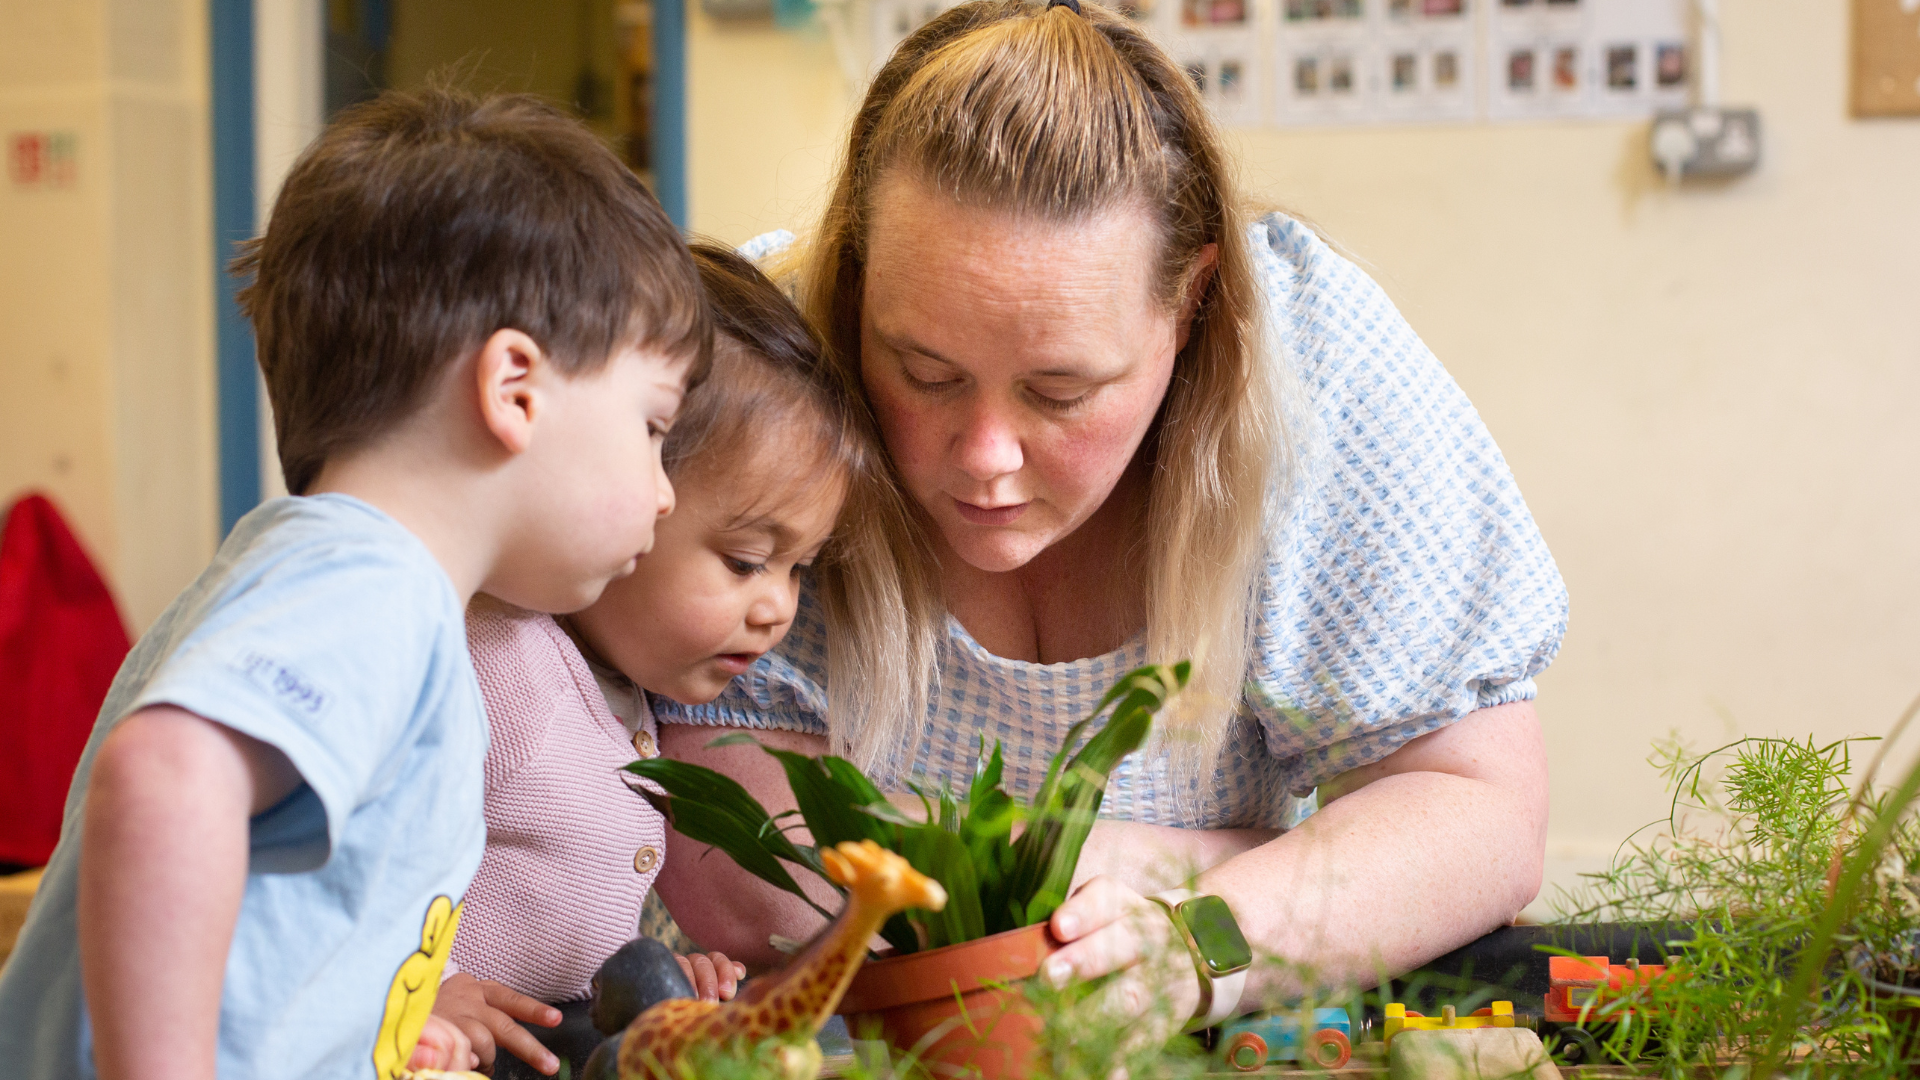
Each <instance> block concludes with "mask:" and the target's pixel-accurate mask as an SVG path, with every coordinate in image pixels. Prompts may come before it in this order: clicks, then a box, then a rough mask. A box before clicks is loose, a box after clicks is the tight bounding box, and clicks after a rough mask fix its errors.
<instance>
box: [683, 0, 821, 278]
mask: <svg viewBox="0 0 1920 1080" xmlns="http://www.w3.org/2000/svg"><path fill="white" fill-rule="evenodd" d="M856 104H857V100H856V97H855V91H854V90H853V89H852V88H850V87H849V85H848V83H847V80H846V79H845V78H843V77H842V76H841V74H840V68H839V67H838V66H837V65H836V64H835V62H834V53H833V48H832V46H831V44H830V43H829V42H828V40H827V38H826V35H825V34H824V33H822V32H821V31H820V30H819V29H818V28H813V29H810V30H807V31H804V32H799V33H795V32H790V31H784V30H776V29H774V28H773V26H772V25H771V23H768V22H745V23H742V22H718V21H716V20H713V19H709V18H708V17H707V16H706V14H705V13H704V12H702V11H701V10H700V8H699V4H698V3H697V2H695V0H688V3H687V133H688V134H687V144H688V145H687V174H688V199H687V201H688V207H687V210H688V217H689V219H690V220H689V222H688V224H689V225H690V226H691V228H692V229H693V231H694V232H697V233H704V234H706V235H709V236H713V237H715V238H718V239H721V240H727V241H731V242H734V243H739V242H740V241H742V240H745V239H747V238H749V237H751V236H753V235H755V234H756V233H761V232H765V231H767V230H768V229H776V228H790V229H794V230H796V231H798V230H800V229H802V228H803V227H804V225H805V223H806V222H808V221H810V220H811V219H812V218H814V217H816V216H817V215H818V214H819V212H820V209H821V207H822V206H823V205H824V203H823V199H824V197H825V193H826V187H827V184H828V183H830V182H831V181H832V178H833V167H834V164H835V162H836V161H838V159H839V155H840V149H841V141H842V140H843V139H845V138H846V127H847V121H848V118H849V117H850V116H851V114H852V111H853V109H854V107H855V105H856Z"/></svg>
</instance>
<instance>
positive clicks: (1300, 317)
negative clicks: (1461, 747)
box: [1249, 215, 1567, 791]
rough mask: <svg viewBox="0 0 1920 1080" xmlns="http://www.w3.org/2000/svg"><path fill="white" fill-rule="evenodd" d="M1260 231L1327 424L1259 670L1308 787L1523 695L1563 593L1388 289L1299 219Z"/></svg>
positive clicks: (1459, 399) (1486, 440)
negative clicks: (1470, 713)
mask: <svg viewBox="0 0 1920 1080" xmlns="http://www.w3.org/2000/svg"><path fill="white" fill-rule="evenodd" d="M1253 240H1254V243H1253V249H1254V257H1255V263H1256V267H1257V269H1258V271H1259V273H1260V274H1261V276H1262V277H1263V278H1264V280H1265V282H1266V285H1267V292H1268V299H1269V303H1270V308H1269V312H1270V318H1271V320H1272V324H1273V325H1272V330H1273V333H1274V335H1275V337H1276V338H1277V342H1278V345H1279V347H1280V351H1281V354H1282V355H1283V356H1285V357H1286V358H1287V359H1288V361H1289V362H1291V363H1292V364H1293V365H1294V370H1295V372H1296V373H1297V374H1298V377H1299V380H1300V383H1301V384H1302V386H1303V387H1304V392H1305V395H1306V398H1307V399H1308V401H1309V403H1310V406H1309V409H1308V410H1307V411H1308V413H1309V414H1310V415H1309V416H1308V424H1309V426H1311V427H1314V428H1315V429H1316V430H1313V431H1311V432H1309V433H1308V434H1307V436H1306V437H1307V444H1308V445H1309V446H1310V447H1312V451H1311V452H1310V453H1309V454H1308V455H1307V458H1308V464H1307V465H1306V466H1305V471H1304V473H1303V477H1302V480H1301V483H1300V485H1299V497H1298V498H1297V499H1296V500H1295V501H1294V503H1293V505H1292V506H1291V507H1290V509H1289V512H1288V514H1287V515H1286V516H1285V518H1284V524H1283V526H1282V527H1281V528H1280V529H1278V530H1276V534H1275V537H1276V538H1275V540H1274V542H1273V544H1274V546H1273V549H1272V553H1271V558H1270V561H1269V564H1268V567H1267V572H1266V574H1265V576H1264V579H1263V581H1262V583H1261V591H1260V610H1259V613H1258V623H1257V630H1256V634H1255V647H1254V656H1253V664H1252V668H1251V670H1250V672H1249V674H1250V676H1251V680H1250V681H1251V684H1252V685H1251V687H1250V700H1249V704H1250V705H1251V706H1252V707H1253V711H1254V713H1255V714H1256V715H1257V716H1258V717H1259V718H1260V720H1261V721H1262V722H1263V723H1264V725H1265V727H1266V738H1267V744H1268V749H1269V750H1270V751H1271V752H1272V753H1273V755H1274V756H1275V757H1276V758H1282V759H1288V758H1291V759H1294V762H1295V766H1294V768H1293V769H1292V771H1291V779H1290V783H1289V786H1290V787H1291V788H1292V789H1293V790H1295V791H1302V790H1305V789H1307V788H1311V787H1313V786H1314V785H1316V784H1318V783H1320V782H1322V781H1324V780H1327V779H1330V778H1332V777H1334V776H1336V775H1338V774H1340V773H1342V772H1345V771H1347V770H1349V769H1353V768H1357V767H1359V766H1361V765H1365V764H1369V763H1371V762H1374V761H1378V760H1379V759H1381V758H1383V757H1385V756H1387V755H1388V754H1389V753H1392V752H1393V751H1394V750H1395V749H1396V748H1398V747H1399V746H1401V745H1402V744H1404V743H1406V742H1407V741H1409V740H1411V739H1413V738H1415V737H1417V736H1419V735H1422V734H1425V733H1427V732H1429V731H1433V730H1436V729H1438V728H1441V727H1444V726H1445V725H1447V724H1450V723H1452V722H1454V721H1456V720H1458V719H1459V718H1461V717H1462V716H1465V715H1466V714H1467V713H1469V712H1472V711H1474V710H1475V709H1482V708H1487V707H1490V706H1494V705H1500V704H1505V703H1508V702H1512V701H1521V700H1527V699H1530V698H1532V697H1533V696H1534V682H1533V680H1534V677H1535V676H1536V675H1538V674H1539V673H1540V672H1541V671H1543V670H1545V669H1546V667H1547V665H1548V664H1549V663H1551V662H1552V660H1553V658H1554V655H1555V654H1556V653H1557V652H1558V651H1559V648H1560V639H1561V637H1562V636H1563V635H1564V634H1565V632H1566V626H1567V593H1566V587H1565V585H1564V584H1563V583H1562V581H1561V578H1560V573H1559V570H1558V568H1557V567H1556V566H1555V565H1554V562H1553V557H1552V555H1551V554H1549V553H1548V551H1547V546H1546V542H1545V541H1544V540H1543V539H1542V538H1541V536H1540V531H1539V529H1538V527H1537V526H1536V525H1535V523H1534V520H1533V516H1532V514H1531V513H1529V512H1528V510H1527V506H1526V503H1525V501H1524V500H1522V499H1521V497H1520V492H1519V489H1518V488H1517V487H1516V486H1515V484H1514V481H1513V475H1512V472H1511V471H1510V470H1509V469H1508V467H1507V463H1506V460H1505V458H1503V457H1502V456H1501V454H1500V450H1499V448H1498V447H1497V446H1495V445H1494V442H1493V438H1492V436H1491V435H1489V434H1488V432H1487V429H1486V425H1485V424H1484V423H1482V422H1481V419H1480V416H1479V414H1478V413H1477V412H1475V411H1474V408H1473V405H1472V404H1471V403H1470V402H1468V401H1467V398H1466V395H1465V394H1464V393H1463V392H1462V391H1461V390H1460V387H1459V386H1458V385H1457V384H1456V383H1455V382H1454V381H1453V379H1452V377H1451V376H1449V375H1448V374H1447V372H1446V370H1445V369H1444V368H1443V367H1442V366H1441V365H1440V362H1439V360H1438V359H1436V358H1435V357H1434V355H1433V353H1432V352H1431V351H1430V350H1429V349H1428V348H1427V347H1426V345H1425V344H1424V343H1422V342H1421V340H1420V338H1419V337H1418V336H1417V335H1416V334H1415V333H1414V332H1413V329H1412V327H1410V326H1409V325H1408V324H1407V322H1406V320H1405V319H1404V318H1402V317H1401V315H1400V312H1399V311H1398V310H1397V309H1396V308H1395V307H1394V305H1393V303H1392V301H1390V300H1389V299H1388V298H1387V295H1386V292H1385V291H1384V290H1383V289H1381V288H1380V286H1379V285H1378V284H1377V283H1376V282H1374V281H1373V280H1372V279H1371V278H1370V277H1368V276H1367V275H1366V274H1365V273H1363V272H1362V271H1361V270H1360V269H1359V268H1358V267H1356V266H1354V265H1353V263H1351V262H1349V261H1348V260H1347V259H1345V258H1343V257H1341V256H1340V255H1339V254H1337V253H1336V252H1334V251H1333V250H1332V249H1331V248H1330V247H1329V246H1328V245H1327V244H1326V243H1325V242H1324V241H1323V240H1321V239H1320V238H1319V237H1318V236H1316V235H1314V233H1313V232H1312V231H1311V230H1309V229H1307V228H1306V227H1304V226H1302V225H1300V224H1299V223H1297V222H1294V221H1291V220H1289V219H1286V218H1284V217H1280V216H1278V215H1276V216H1274V217H1270V218H1268V219H1266V220H1265V221H1262V222H1260V223H1258V224H1256V225H1255V227H1254V233H1253Z"/></svg>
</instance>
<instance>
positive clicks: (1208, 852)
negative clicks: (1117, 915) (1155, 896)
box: [1073, 821, 1280, 895]
mask: <svg viewBox="0 0 1920 1080" xmlns="http://www.w3.org/2000/svg"><path fill="white" fill-rule="evenodd" d="M1279 835H1280V830H1278V829H1181V828H1176V827H1174V826H1171V825H1143V824H1140V823H1139V822H1134V821H1101V822H1098V823H1096V824H1095V825H1094V827H1093V833H1092V835H1090V836H1088V837H1087V846H1086V847H1085V848H1084V849H1083V850H1082V851H1081V853H1080V865H1079V866H1078V867H1077V868H1076V869H1075V870H1074V874H1073V884H1074V887H1076V888H1078V887H1079V886H1080V885H1081V884H1082V883H1083V882H1086V881H1089V880H1091V879H1093V878H1096V877H1102V876H1104V877H1109V878H1112V879H1114V880H1115V881H1118V882H1120V883H1121V884H1123V885H1126V886H1127V887H1128V888H1130V889H1133V890H1134V891H1136V892H1139V893H1141V894H1143V895H1145V894H1150V893H1156V892H1160V891H1161V890H1163V889H1171V888H1173V887H1174V886H1176V885H1180V884H1182V883H1184V882H1186V881H1188V880H1190V879H1192V878H1193V876H1194V875H1195V874H1198V873H1200V872H1202V871H1204V870H1208V869H1211V868H1213V867H1215V866H1218V865H1220V864H1221V863H1224V862H1226V861H1227V860H1228V859H1232V858H1236V857H1238V856H1240V855H1244V854H1246V853H1247V852H1249V851H1253V850H1255V849H1257V848H1259V847H1260V846H1261V845H1263V844H1267V843H1270V842H1272V841H1273V840H1274V839H1275V838H1277V837H1278V836H1279Z"/></svg>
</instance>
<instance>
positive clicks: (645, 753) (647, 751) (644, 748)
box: [633, 731, 660, 758]
mask: <svg viewBox="0 0 1920 1080" xmlns="http://www.w3.org/2000/svg"><path fill="white" fill-rule="evenodd" d="M633 752H634V753H636V754H639V755H640V756H641V757H643V758H651V757H659V756H660V748H659V747H657V746H655V745H654V744H653V736H652V735H651V734H649V733H647V732H645V731H636V732H634V733H633Z"/></svg>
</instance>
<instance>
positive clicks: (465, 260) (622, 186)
mask: <svg viewBox="0 0 1920 1080" xmlns="http://www.w3.org/2000/svg"><path fill="white" fill-rule="evenodd" d="M233 269H234V273H235V274H236V275H238V276H241V277H243V278H250V279H251V281H250V283H249V284H248V285H247V287H246V288H244V289H242V290H241V291H240V304H241V309H242V310H243V311H245V312H246V314H247V316H248V317H249V318H250V319H252V320H253V328H254V335H255V338H256V340H257V342H258V347H259V357H260V370H261V371H262V372H263V373H264V374H265V376H266V382H267V394H268V397H269V399H270V400H271V401H272V403H273V415H274V427H275V434H276V436H277V439H278V443H279V448H280V464H281V469H282V471H283V472H284V473H285V475H286V481H287V490H289V491H291V492H293V493H294V494H296V495H298V494H302V493H304V492H305V491H306V490H307V489H308V488H309V487H310V486H311V485H312V484H313V482H314V481H315V479H316V478H318V476H319V475H320V470H321V468H322V466H324V465H325V464H326V461H327V459H328V458H329V457H330V456H332V455H335V454H338V453H340V452H343V451H348V450H353V449H356V448H358V447H361V446H364V445H366V444H367V443H369V442H371V441H373V440H375V439H377V438H379V437H380V436H382V435H383V434H385V433H386V432H387V431H389V430H391V429H392V428H393V427H394V426H396V425H397V424H399V423H400V422H402V421H403V420H405V419H406V418H407V417H409V416H411V415H412V414H413V413H414V412H415V411H416V410H417V409H418V408H420V407H421V406H422V405H424V404H425V403H426V401H427V398H428V396H429V394H430V393H431V390H432V388H433V387H434V385H435V384H436V382H437V380H438V379H439V378H440V376H441V375H442V374H444V372H445V371H446V369H447V367H448V365H450V364H451V363H453V362H454V361H455V360H456V359H458V358H459V357H461V356H463V355H465V354H466V353H467V352H468V351H469V350H472V349H474V348H477V347H478V346H479V345H480V344H482V343H483V342H484V341H485V340H486V339H487V338H488V337H490V336H491V335H492V334H493V333H494V332H495V331H497V330H502V329H515V330H520V331H522V332H524V333H526V334H527V335H528V336H529V337H531V338H533V339H534V340H535V341H536V342H538V343H539V344H540V346H541V348H542V349H544V350H545V351H546V353H547V355H548V357H549V359H551V360H552V361H553V363H554V365H555V366H556V367H557V368H558V369H559V370H561V371H562V372H565V373H566V374H568V375H585V374H591V373H593V372H596V371H598V370H600V369H601V368H603V367H604V366H605V365H606V363H607V361H608V360H609V358H611V357H612V356H613V355H614V354H615V353H617V352H618V351H620V350H622V349H625V348H629V347H636V348H644V349H659V350H661V351H664V352H667V353H669V354H677V355H684V356H686V357H688V360H689V364H690V368H691V370H690V371H689V375H688V377H689V380H690V381H697V380H698V379H699V378H700V377H701V376H702V375H703V374H704V373H705V369H706V365H707V362H708V358H709V356H710V354H711V351H712V337H713V331H712V327H711V320H710V317H709V315H708V312H707V305H706V302H705V299H704V297H703V295H702V291H701V288H700V281H699V278H698V275H697V274H696V272H695V270H694V266H693V260H692V258H691V256H690V255H689V254H688V251H687V247H686V244H685V243H684V242H683V241H682V240H681V238H680V235H679V233H678V232H677V231H676V230H675V229H674V227H673V223H672V222H671V221H669V220H668V219H667V216H666V214H665V213H664V212H663V211H662V210H661V209H660V204H659V203H658V202H657V201H655V200H654V198H653V196H652V195H650V194H649V193H648V192H647V190H646V188H645V187H643V186H642V185H641V184H640V181H639V180H638V179H637V178H636V177H635V176H634V175H633V173H632V172H631V171H629V170H628V169H627V168H626V166H624V165H622V164H621V163H620V160H619V159H618V158H616V157H615V156H614V155H613V153H612V152H611V151H609V150H608V149H607V148H606V147H605V146H603V145H601V143H600V142H599V141H598V140H597V139H596V138H595V137H594V135H593V134H592V133H591V132H589V131H588V130H587V129H586V128H585V127H584V126H582V125H581V124H580V123H579V122H578V121H576V120H574V119H573V118H572V117H569V116H568V115H566V114H565V113H563V112H561V111H560V110H559V109H557V108H555V107H553V106H551V105H548V104H546V103H545V102H543V101H541V100H539V99H538V98H535V97H532V96H530V95H524V94H515V95H502V96H493V97H486V98H481V97H477V96H474V95H471V94H465V93H461V92H457V91H451V90H440V89H433V90H419V91H411V92H406V93H396V92H389V93H386V94H382V95H381V96H380V97H378V98H376V99H375V100H373V101H370V102H368V103H366V104H364V105H360V106H357V107H355V108H352V109H349V110H347V111H346V112H345V113H343V114H342V115H341V116H340V118H339V119H337V120H335V121H334V122H333V123H332V124H330V125H329V126H328V127H327V130H326V131H325V133H323V134H322V135H321V136H320V138H319V139H317V140H315V142H314V144H313V145H312V146H310V147H308V148H307V150H306V152H305V153H303V154H301V156H300V160H299V161H298V162H296V163H295V164H294V167H293V171H292V172H290V173H289V174H288V175H287V180H286V183H285V185H284V186H282V187H281V189H280V195H279V197H278V198H277V199H276V200H275V201H274V206H273V216H272V218H271V219H270V220H269V222H268V225H267V230H266V233H265V235H263V236H260V237H258V238H256V239H254V240H251V241H248V242H247V244H246V245H244V247H243V249H242V253H241V255H240V257H239V258H237V259H235V260H234V264H233Z"/></svg>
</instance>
